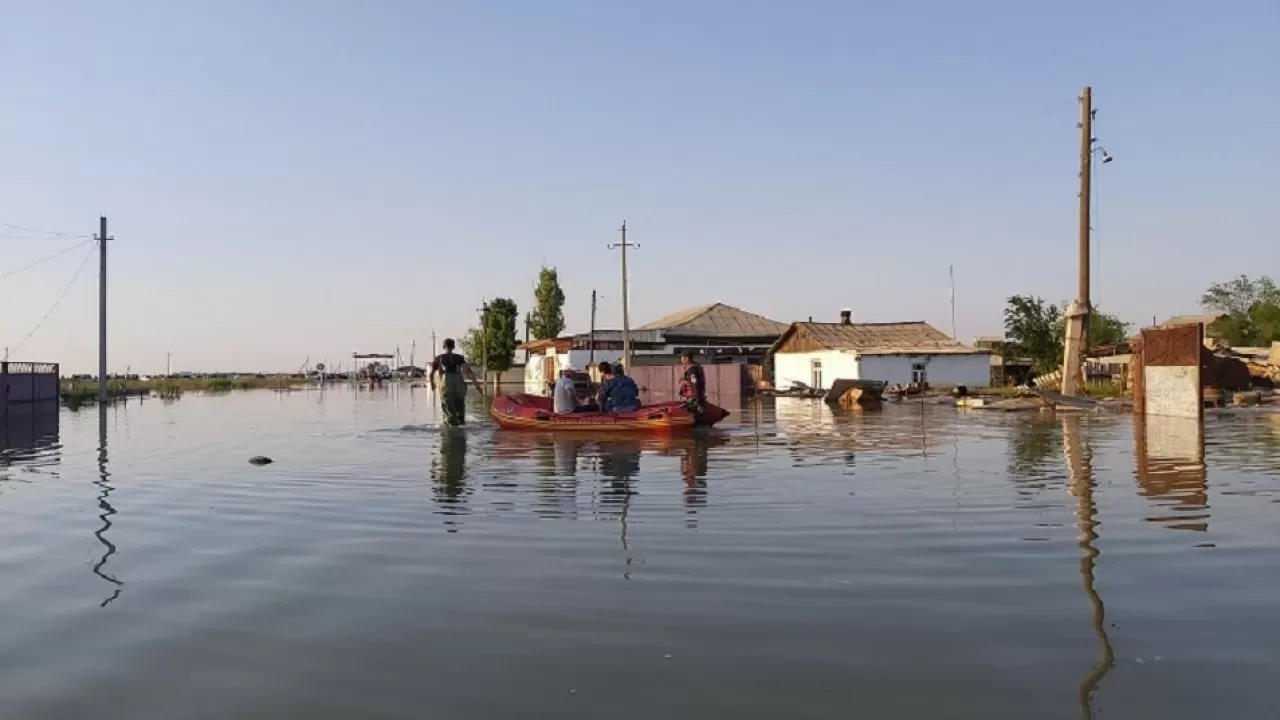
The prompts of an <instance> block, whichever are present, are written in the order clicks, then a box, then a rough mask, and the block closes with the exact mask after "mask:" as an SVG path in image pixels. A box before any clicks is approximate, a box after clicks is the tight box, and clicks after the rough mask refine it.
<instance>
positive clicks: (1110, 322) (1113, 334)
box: [1062, 308, 1129, 347]
mask: <svg viewBox="0 0 1280 720" xmlns="http://www.w3.org/2000/svg"><path fill="white" fill-rule="evenodd" d="M1066 322H1067V321H1066V319H1063V321H1062V323H1063V325H1062V336H1063V337H1066V332H1067V326H1066ZM1128 338H1129V323H1127V322H1124V321H1122V320H1121V319H1120V318H1118V317H1116V316H1115V315H1108V314H1106V313H1104V312H1102V311H1101V310H1099V309H1098V308H1094V309H1093V312H1092V313H1090V314H1089V344H1090V345H1091V346H1094V347H1097V346H1098V345H1119V344H1120V343H1122V342H1124V341H1125V340H1127V339H1128Z"/></svg>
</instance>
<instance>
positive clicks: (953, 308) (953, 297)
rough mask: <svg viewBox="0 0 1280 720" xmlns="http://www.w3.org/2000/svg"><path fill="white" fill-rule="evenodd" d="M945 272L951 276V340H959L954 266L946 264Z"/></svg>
mask: <svg viewBox="0 0 1280 720" xmlns="http://www.w3.org/2000/svg"><path fill="white" fill-rule="evenodd" d="M947 273H948V274H949V275H950V276H951V340H952V342H960V338H958V337H956V266H955V265H948V266H947Z"/></svg>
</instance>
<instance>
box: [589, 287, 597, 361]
mask: <svg viewBox="0 0 1280 720" xmlns="http://www.w3.org/2000/svg"><path fill="white" fill-rule="evenodd" d="M588 338H589V339H588V340H587V343H588V345H587V365H588V367H587V375H590V374H591V367H590V366H592V365H595V364H596V291H595V290H592V291H591V334H590V335H588Z"/></svg>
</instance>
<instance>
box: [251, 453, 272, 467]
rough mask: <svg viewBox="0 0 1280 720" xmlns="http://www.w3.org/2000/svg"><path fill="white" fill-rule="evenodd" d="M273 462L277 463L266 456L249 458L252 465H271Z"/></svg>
mask: <svg viewBox="0 0 1280 720" xmlns="http://www.w3.org/2000/svg"><path fill="white" fill-rule="evenodd" d="M273 462H275V460H272V459H271V458H269V457H267V456H266V455H254V456H253V457H251V458H249V464H250V465H270V464H271V463H273Z"/></svg>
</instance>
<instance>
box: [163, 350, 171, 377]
mask: <svg viewBox="0 0 1280 720" xmlns="http://www.w3.org/2000/svg"><path fill="white" fill-rule="evenodd" d="M171 375H173V351H172V350H170V351H168V352H166V353H165V354H164V376H165V377H169V376H171Z"/></svg>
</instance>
